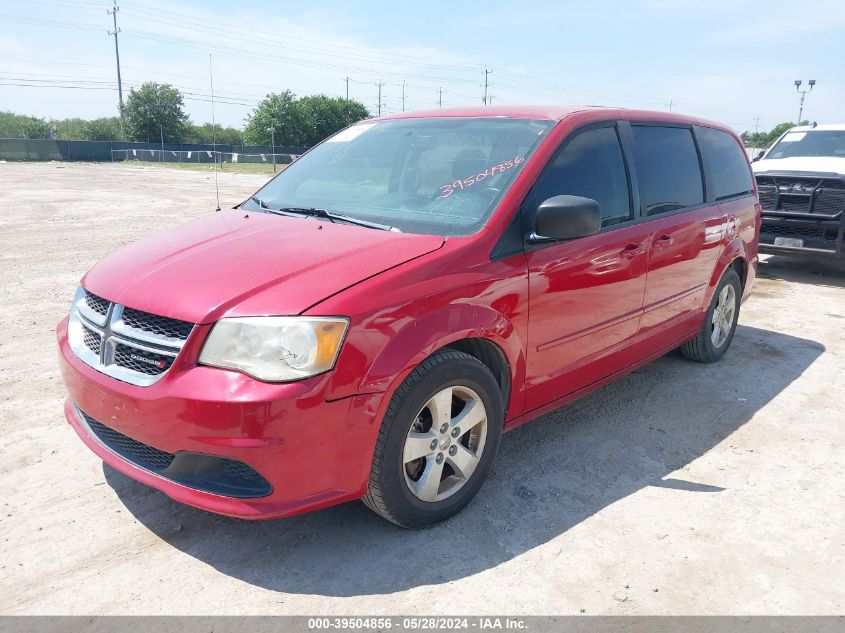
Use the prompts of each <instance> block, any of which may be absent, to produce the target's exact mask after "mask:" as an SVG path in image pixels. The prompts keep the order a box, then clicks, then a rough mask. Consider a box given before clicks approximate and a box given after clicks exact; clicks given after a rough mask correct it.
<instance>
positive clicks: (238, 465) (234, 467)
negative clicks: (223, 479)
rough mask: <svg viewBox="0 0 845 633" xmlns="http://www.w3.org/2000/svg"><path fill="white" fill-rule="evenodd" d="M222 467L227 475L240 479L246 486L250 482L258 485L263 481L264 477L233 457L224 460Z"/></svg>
mask: <svg viewBox="0 0 845 633" xmlns="http://www.w3.org/2000/svg"><path fill="white" fill-rule="evenodd" d="M222 469H223V473H224V474H225V475H226V476H227V477H230V478H231V479H235V480H239V481H242V482H243V483H244V484H246V485H247V486H248V485H250V484H253V485H258V484H259V483H260V482H263V481H264V477H262V476H261V475H259V474H258V473H257V472H256V471H255V470H254V469H253V468H251V467H250V466H247V465H246V464H244V463H243V462H239V461H236V460H234V459H227V460H225V462H224V463H223V466H222Z"/></svg>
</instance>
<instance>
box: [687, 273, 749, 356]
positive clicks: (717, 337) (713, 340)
mask: <svg viewBox="0 0 845 633" xmlns="http://www.w3.org/2000/svg"><path fill="white" fill-rule="evenodd" d="M741 296H742V282H741V281H740V279H739V275H737V274H736V271H735V270H734V269H733V268H728V270H727V271H725V274H724V275H722V279H721V280H720V281H719V285H718V286H716V292H714V293H713V299H712V300H711V301H710V307H709V308H708V309H707V314H706V315H705V316H704V324H703V325H702V326H701V331H700V332H699V333H698V336H696V337H695V338H694V339H691V340H689V341H687V342H686V343H684V344H683V345H682V346H681V353H682V354H683V355H684V356H686V357H687V358H689V359H690V360H694V361H698V362H699V363H713V362H715V361H717V360H719V359H720V358H721V357H722V356H723V355H724V353H725V352H726V351H727V349H728V347H730V344H731V341H732V340H733V337H734V332H735V331H736V324H737V321H738V320H739V301H740V297H741Z"/></svg>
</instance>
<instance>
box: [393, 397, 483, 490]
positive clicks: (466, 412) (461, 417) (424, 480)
mask: <svg viewBox="0 0 845 633" xmlns="http://www.w3.org/2000/svg"><path fill="white" fill-rule="evenodd" d="M486 440H487V411H486V409H485V407H484V403H483V402H482V400H481V398H480V397H479V396H478V394H477V393H476V392H475V391H473V390H472V389H470V388H469V387H463V386H453V387H446V388H445V389H441V390H440V391H438V392H437V393H436V394H434V395H433V396H432V397H431V398H430V399H429V400H428V402H426V403H425V405H423V408H422V409H421V410H420V411H419V413H418V414H417V415H416V418H415V419H414V423H413V424H412V425H411V429H410V431H409V432H408V436H407V437H406V438H405V446H404V449H403V454H402V464H403V470H404V475H405V483H406V484H407V486H408V489H409V490H410V491H411V493H412V494H413V495H414V496H415V497H417V498H418V499H419V500H420V501H426V502H436V501H443V500H444V499H447V498H449V497H451V496H452V495H454V494H455V493H456V492H457V491H458V490H460V489H461V487H462V486H463V485H464V484H466V482H467V481H468V480H469V479H470V477H472V474H473V473H474V472H475V469H476V468H477V467H478V463H479V461H480V459H481V454H482V452H483V451H484V445H485V443H486Z"/></svg>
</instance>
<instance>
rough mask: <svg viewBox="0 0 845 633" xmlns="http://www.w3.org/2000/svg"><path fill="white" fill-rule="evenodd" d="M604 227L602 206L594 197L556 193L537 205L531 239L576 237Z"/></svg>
mask: <svg viewBox="0 0 845 633" xmlns="http://www.w3.org/2000/svg"><path fill="white" fill-rule="evenodd" d="M600 229H601V209H599V203H598V202H596V201H595V200H593V199H592V198H582V197H581V196H554V197H553V198H549V199H548V200H545V201H544V202H542V203H541V204H540V206H539V207H537V211H536V213H535V214H534V230H533V231H532V233H531V234H530V235H529V237H528V241H529V242H548V241H552V240H572V239H575V238H578V237H586V236H588V235H595V234H596V233H598V232H599V230H600Z"/></svg>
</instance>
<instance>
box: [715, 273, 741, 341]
mask: <svg viewBox="0 0 845 633" xmlns="http://www.w3.org/2000/svg"><path fill="white" fill-rule="evenodd" d="M735 316H736V291H735V290H734V287H733V285H731V284H727V285H726V286H725V287H724V288H722V291H721V292H720V293H719V300H718V302H717V303H716V307H715V308H714V309H713V318H712V319H711V325H712V329H711V330H710V341H711V342H712V343H713V347H715V348H717V349H718V348H720V347H722V345H724V344H725V342H726V341H727V340H728V336H730V333H731V328H732V327H733V322H734V317H735Z"/></svg>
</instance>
